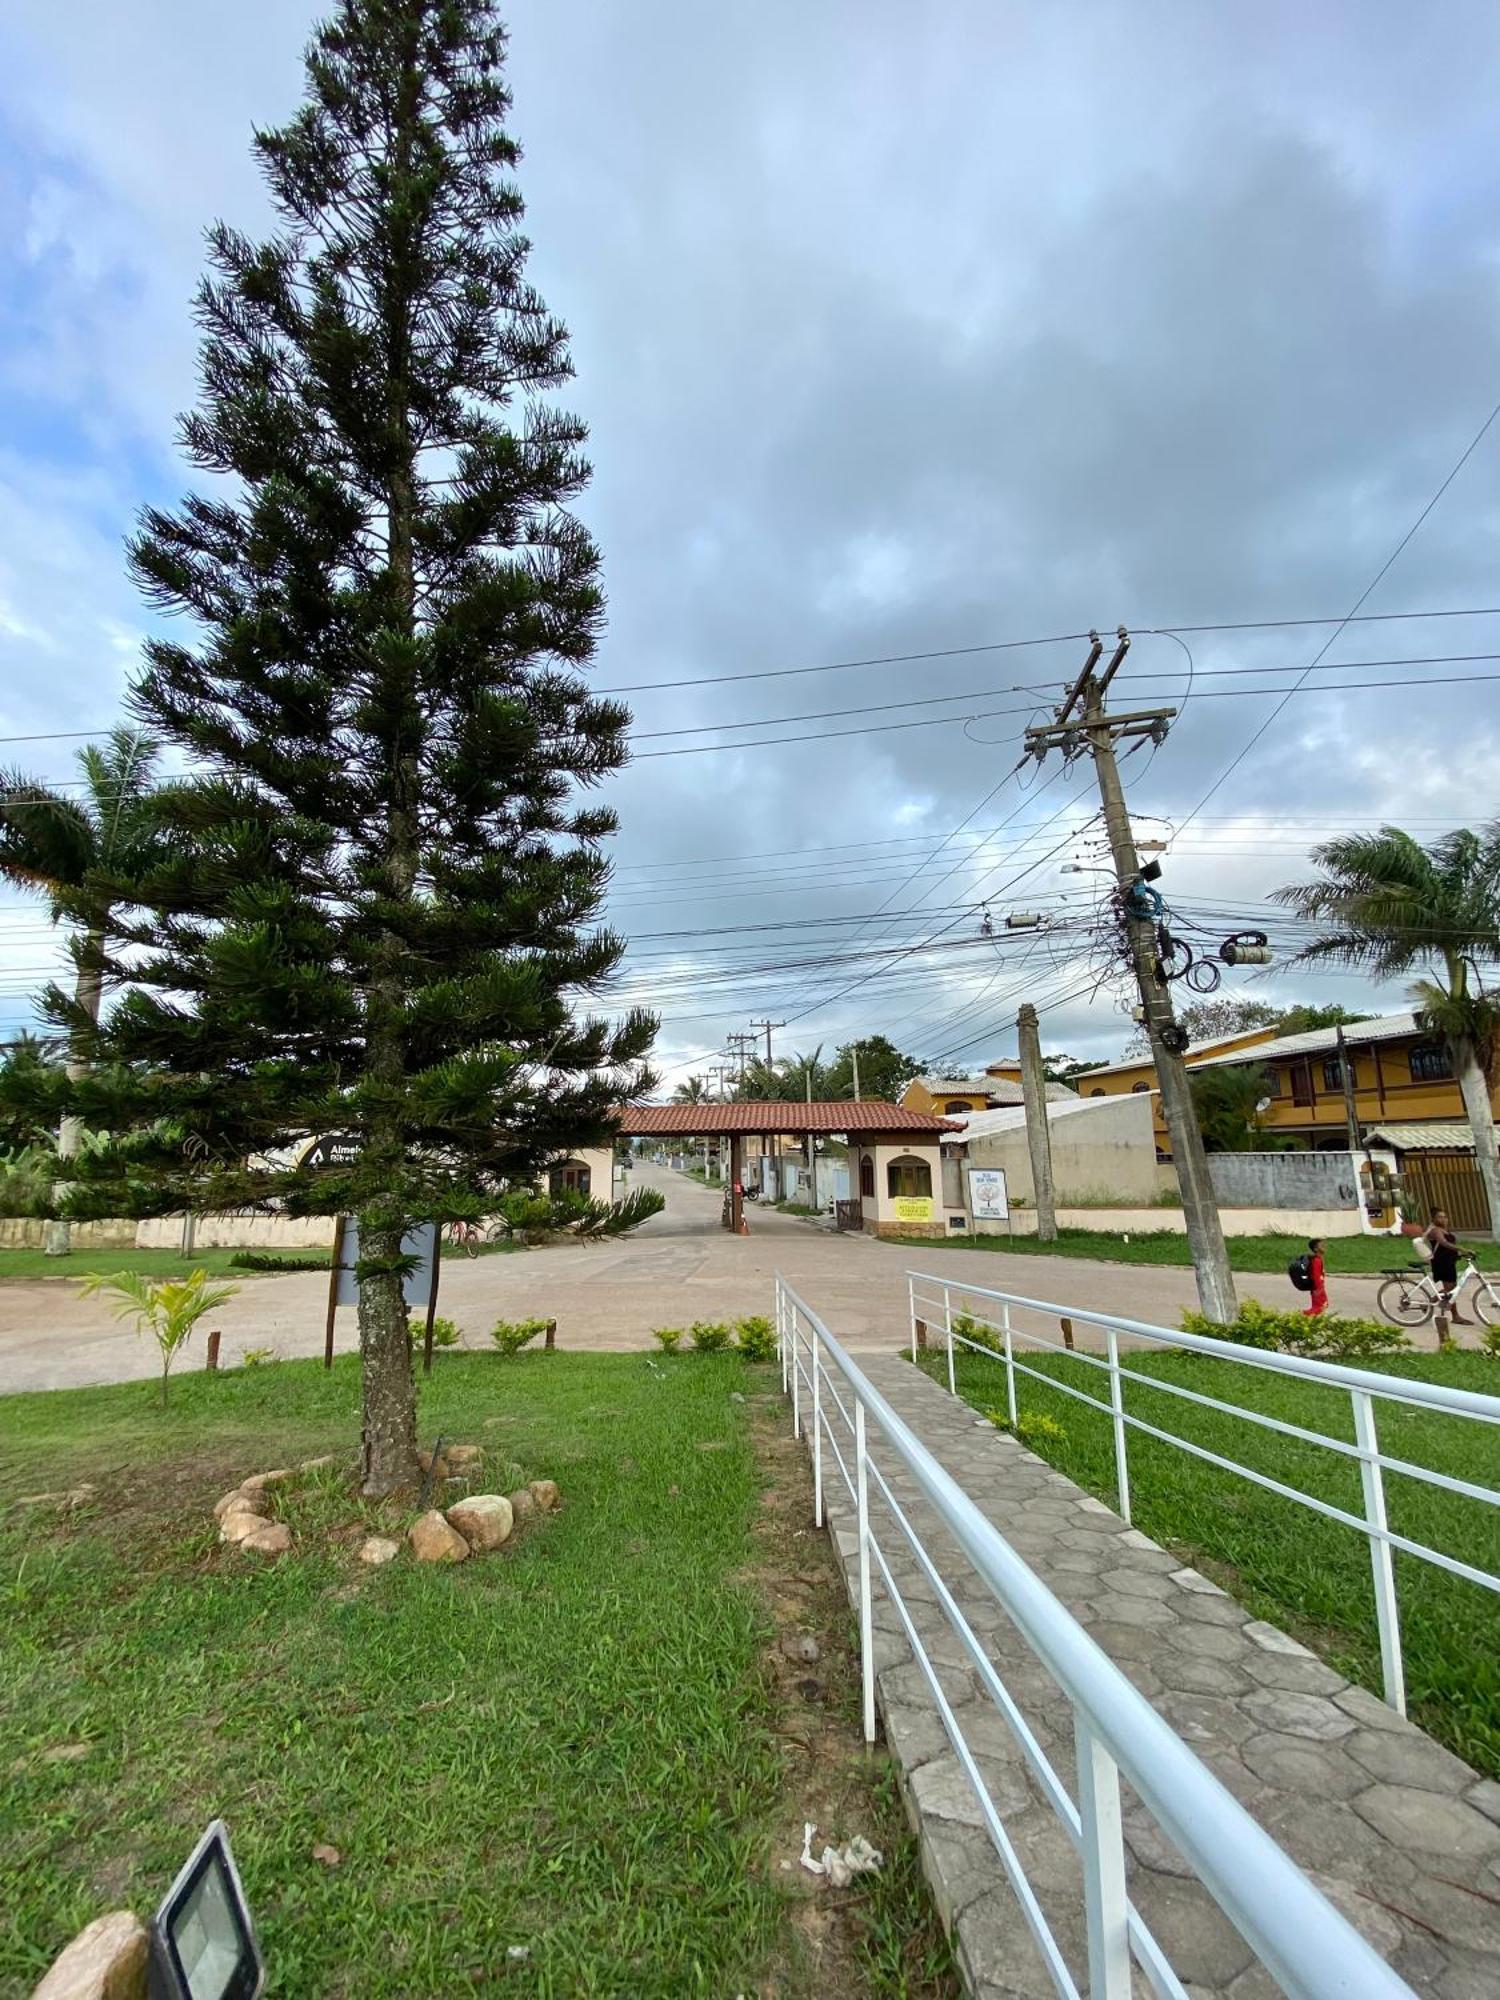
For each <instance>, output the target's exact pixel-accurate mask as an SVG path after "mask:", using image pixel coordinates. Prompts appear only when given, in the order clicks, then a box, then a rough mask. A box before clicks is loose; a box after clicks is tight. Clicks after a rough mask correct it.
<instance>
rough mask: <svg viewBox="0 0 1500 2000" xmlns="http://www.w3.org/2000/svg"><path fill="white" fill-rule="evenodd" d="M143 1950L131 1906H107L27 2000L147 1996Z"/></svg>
mask: <svg viewBox="0 0 1500 2000" xmlns="http://www.w3.org/2000/svg"><path fill="white" fill-rule="evenodd" d="M148 1950H149V1943H148V1939H147V1933H146V1926H145V1925H144V1924H143V1923H142V1922H141V1920H140V1918H139V1917H138V1916H137V1915H136V1914H135V1912H134V1911H133V1910H111V1911H110V1913H109V1915H108V1916H105V1917H95V1919H94V1921H93V1922H92V1923H91V1924H90V1925H89V1926H88V1928H87V1930H82V1931H80V1932H79V1933H78V1935H77V1937H76V1938H74V1940H73V1942H72V1943H71V1944H70V1945H69V1946H68V1948H67V1950H66V1951H65V1952H64V1953H63V1955H62V1957H61V1958H59V1959H58V1960H57V1962H56V1964H55V1965H54V1966H53V1968H52V1970H51V1971H50V1972H49V1973H48V1974H47V1976H46V1978H45V1979H44V1980H43V1981H42V1983H41V1985H40V1986H38V1987H37V1989H36V1991H35V1993H34V1994H33V1995H32V2000H146V1961H147V1953H148Z"/></svg>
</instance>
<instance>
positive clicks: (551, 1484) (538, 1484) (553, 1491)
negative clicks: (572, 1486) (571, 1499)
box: [531, 1479, 562, 1514]
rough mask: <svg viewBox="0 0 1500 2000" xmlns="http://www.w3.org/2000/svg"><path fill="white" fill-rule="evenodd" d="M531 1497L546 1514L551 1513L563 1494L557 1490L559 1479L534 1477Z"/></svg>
mask: <svg viewBox="0 0 1500 2000" xmlns="http://www.w3.org/2000/svg"><path fill="white" fill-rule="evenodd" d="M531 1497H532V1499H533V1500H535V1502H536V1504H537V1505H538V1507H540V1508H541V1510H542V1512H543V1513H544V1514H550V1513H551V1512H552V1509H553V1508H554V1507H555V1506H556V1505H557V1504H558V1502H559V1501H560V1500H561V1498H562V1495H561V1494H560V1493H559V1492H558V1490H557V1481H556V1480H555V1479H533V1480H532V1482H531Z"/></svg>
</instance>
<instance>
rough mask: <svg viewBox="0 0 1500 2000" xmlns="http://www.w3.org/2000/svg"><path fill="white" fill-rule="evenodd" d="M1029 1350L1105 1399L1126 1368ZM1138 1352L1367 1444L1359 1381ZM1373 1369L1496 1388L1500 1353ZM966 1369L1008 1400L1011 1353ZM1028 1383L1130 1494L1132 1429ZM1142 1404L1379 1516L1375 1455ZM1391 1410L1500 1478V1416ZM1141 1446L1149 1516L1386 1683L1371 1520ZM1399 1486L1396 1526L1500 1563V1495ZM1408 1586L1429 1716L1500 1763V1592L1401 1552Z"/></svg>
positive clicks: (1405, 1614)
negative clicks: (1126, 1477)
mask: <svg viewBox="0 0 1500 2000" xmlns="http://www.w3.org/2000/svg"><path fill="white" fill-rule="evenodd" d="M1027 1359H1028V1365H1030V1366H1032V1367H1035V1368H1037V1369H1038V1370H1040V1371H1041V1372H1042V1373H1043V1375H1045V1376H1051V1377H1053V1378H1055V1379H1056V1380H1058V1381H1063V1382H1067V1383H1069V1384H1071V1385H1073V1386H1075V1387H1077V1388H1080V1389H1083V1390H1085V1391H1087V1392H1088V1393H1089V1394H1090V1395H1093V1396H1107V1394H1108V1378H1107V1377H1106V1376H1105V1375H1104V1374H1103V1372H1102V1371H1101V1370H1099V1369H1096V1368H1091V1367H1090V1366H1089V1364H1088V1363H1087V1362H1084V1361H1081V1360H1078V1359H1076V1358H1072V1357H1067V1356H1053V1355H1037V1354H1032V1355H1030V1356H1028V1357H1027ZM1126 1365H1127V1366H1128V1367H1129V1368H1130V1369H1132V1370H1134V1371H1136V1372H1138V1373H1140V1374H1144V1375H1150V1376H1153V1377H1157V1378H1160V1379H1161V1380H1162V1381H1165V1382H1171V1383H1176V1384H1180V1385H1181V1386H1182V1387H1184V1388H1190V1389H1194V1390H1196V1391H1198V1392H1199V1393H1200V1394H1204V1395H1211V1396H1216V1397H1218V1398H1219V1399H1220V1400H1221V1401H1224V1402H1229V1403H1234V1404H1236V1405H1240V1406H1243V1407H1245V1408H1247V1409H1253V1410H1257V1411H1259V1412H1261V1413H1263V1414H1264V1415H1267V1416H1273V1417H1279V1418H1281V1419H1282V1420H1283V1421H1285V1422H1288V1423H1296V1424H1300V1425H1302V1426H1304V1427H1305V1428H1306V1429H1308V1430H1313V1431H1319V1432H1322V1433H1324V1434H1325V1435H1327V1436H1330V1437H1336V1438H1340V1439H1342V1440H1344V1441H1345V1442H1352V1441H1353V1436H1354V1431H1353V1422H1352V1418H1351V1415H1350V1404H1349V1398H1348V1395H1347V1394H1346V1393H1344V1392H1343V1391H1339V1390H1332V1389H1327V1388H1324V1387H1322V1386H1320V1385H1318V1384H1311V1383H1306V1382H1298V1381H1294V1380H1293V1379H1291V1378H1290V1377H1287V1376H1272V1375H1268V1374H1266V1373H1265V1372H1264V1371H1262V1370H1260V1369H1256V1368H1253V1367H1245V1366H1241V1365H1239V1364H1237V1363H1234V1362H1222V1361H1216V1360H1212V1359H1210V1358H1208V1357H1207V1356H1203V1355H1188V1354H1143V1353H1135V1354H1131V1355H1129V1356H1128V1357H1126ZM1367 1365H1368V1366H1370V1367H1371V1368H1372V1369H1376V1370H1379V1371H1380V1372H1383V1373H1388V1374H1392V1375H1407V1376H1417V1377H1421V1378H1424V1379H1427V1380H1432V1381H1442V1382H1446V1383H1449V1384H1451V1385H1452V1386H1454V1387H1457V1388H1463V1389H1474V1390H1478V1391H1480V1392H1482V1393H1485V1394H1494V1393H1496V1391H1497V1389H1500V1367H1497V1366H1496V1364H1495V1363H1494V1362H1493V1361H1491V1360H1489V1359H1488V1358H1487V1357H1485V1356H1483V1355H1478V1354H1454V1355H1448V1356H1435V1355H1421V1356H1417V1355H1402V1356H1398V1357H1393V1358H1391V1359H1388V1360H1381V1361H1374V1362H1371V1363H1369V1364H1367ZM925 1366H926V1367H927V1368H928V1370H929V1372H931V1373H932V1374H934V1375H936V1376H939V1377H940V1378H944V1371H945V1368H946V1363H945V1361H944V1359H943V1357H942V1356H941V1355H939V1354H930V1355H928V1356H926V1357H925ZM957 1374H958V1386H959V1392H960V1394H961V1395H963V1396H964V1397H965V1398H966V1399H967V1400H968V1401H969V1402H970V1403H972V1404H973V1405H974V1406H975V1407H976V1408H978V1409H994V1410H999V1411H1003V1410H1004V1409H1005V1370H1004V1366H1003V1364H1002V1363H1000V1362H998V1361H990V1360H988V1359H986V1358H984V1357H981V1356H978V1355H972V1354H965V1355H961V1356H960V1358H959V1361H958V1364H957ZM1017 1393H1018V1399H1019V1406H1020V1411H1021V1415H1022V1417H1023V1418H1024V1417H1026V1416H1028V1415H1044V1416H1048V1417H1051V1418H1052V1419H1053V1420H1054V1421H1055V1422H1057V1423H1059V1424H1061V1425H1062V1426H1063V1427H1064V1429H1065V1431H1066V1433H1067V1435H1066V1438H1065V1439H1055V1438H1052V1437H1045V1436H1038V1437H1037V1438H1036V1439H1035V1440H1034V1442H1033V1448H1034V1449H1035V1450H1037V1451H1038V1452H1040V1453H1041V1454H1042V1455H1043V1456H1045V1457H1046V1458H1047V1459H1048V1460H1050V1462H1051V1463H1052V1464H1054V1465H1056V1466H1057V1467H1058V1469H1059V1470H1060V1471H1062V1472H1065V1473H1067V1474H1068V1476H1069V1477H1070V1478H1072V1479H1074V1480H1076V1481H1077V1482H1078V1484H1079V1485H1080V1486H1082V1487H1084V1488H1086V1489H1087V1490H1088V1491H1089V1492H1090V1493H1093V1494H1096V1495H1097V1496H1098V1497H1099V1498H1100V1499H1102V1500H1105V1501H1108V1502H1109V1504H1110V1505H1111V1506H1113V1505H1115V1504H1116V1494H1115V1462H1114V1442H1113V1432H1112V1428H1111V1425H1110V1421H1109V1418H1108V1416H1107V1414H1104V1413H1101V1412H1098V1411H1094V1410H1090V1409H1088V1408H1086V1407H1085V1406H1084V1405H1083V1404H1082V1403H1080V1402H1078V1401H1077V1400H1076V1398H1075V1397H1072V1396H1069V1395H1067V1394H1065V1393H1064V1392H1063V1391H1061V1390H1059V1389H1056V1388H1053V1387H1051V1386H1050V1385H1049V1383H1047V1382H1045V1381H1038V1380H1037V1379H1036V1378H1035V1377H1034V1376H1028V1375H1024V1374H1018V1376H1017ZM1125 1402H1126V1408H1127V1409H1128V1410H1129V1411H1130V1412H1131V1413H1133V1414H1134V1415H1136V1416H1138V1417H1141V1418H1143V1419H1144V1420H1145V1421H1147V1422H1149V1423H1152V1424H1155V1425H1157V1426H1158V1427H1159V1428H1160V1429H1162V1430H1168V1431H1171V1432H1173V1433H1174V1434H1176V1435H1178V1436H1182V1437H1185V1438H1188V1439H1190V1440H1191V1441H1192V1442H1194V1443H1196V1444H1199V1445H1202V1446H1204V1447H1205V1448H1207V1449H1209V1450H1212V1451H1217V1452H1220V1453H1222V1454H1223V1455H1224V1456H1225V1457H1228V1458H1235V1459H1237V1460H1239V1461H1240V1462H1241V1463H1242V1464H1244V1465H1247V1466H1249V1467H1251V1468H1252V1469H1253V1470H1254V1471H1257V1472H1260V1473H1262V1474H1265V1475H1267V1476H1269V1477H1272V1478H1275V1479H1279V1480H1281V1481H1282V1482H1283V1483H1284V1484H1286V1485H1289V1486H1295V1487H1297V1488H1299V1489H1300V1490H1302V1491H1305V1492H1307V1493H1310V1494H1313V1495H1315V1496H1316V1497H1317V1498H1319V1499H1322V1500H1325V1501H1329V1502H1332V1503H1333V1504H1335V1505H1338V1506H1340V1507H1343V1508H1345V1509H1346V1510H1348V1511H1349V1512H1350V1513H1354V1514H1362V1512H1363V1508H1362V1505H1361V1500H1360V1477H1359V1469H1358V1466H1357V1464H1356V1463H1355V1462H1354V1461H1353V1460H1352V1459H1345V1458H1341V1457H1340V1456H1339V1455H1338V1454H1336V1453H1333V1452H1328V1451H1324V1450H1322V1449H1321V1448H1319V1447H1318V1446H1316V1445H1310V1444H1304V1443H1302V1442H1300V1441H1299V1440H1297V1439H1295V1438H1288V1437H1284V1436H1281V1435H1278V1434H1277V1433H1275V1432H1273V1431H1268V1430H1265V1429H1263V1428H1261V1427H1259V1426H1257V1425H1254V1424H1249V1423H1246V1422H1244V1421H1243V1420H1241V1419H1238V1418H1235V1417H1231V1416H1227V1415H1224V1414H1221V1413H1220V1412H1218V1411H1214V1410H1205V1409H1202V1408H1200V1407H1198V1406H1197V1405H1195V1404H1192V1403H1188V1402H1185V1401H1183V1400H1182V1399H1181V1398H1180V1397H1177V1396H1173V1395H1171V1394H1169V1393H1167V1392H1165V1391H1163V1390H1154V1389H1150V1388H1142V1387H1140V1386H1139V1385H1138V1384H1135V1383H1127V1384H1126V1389H1125ZM1376 1419H1377V1425H1378V1430H1379V1436H1380V1441H1381V1446H1382V1449H1383V1450H1385V1451H1386V1452H1388V1453H1390V1454H1391V1455H1392V1456H1395V1457H1400V1458H1404V1459H1406V1460H1408V1461H1409V1462H1410V1463H1412V1464H1415V1465H1421V1466H1425V1467H1427V1468H1428V1469H1430V1470H1433V1471H1438V1472H1445V1473H1448V1474H1450V1475H1452V1476H1456V1477H1459V1478H1464V1479H1468V1480H1470V1481H1472V1482H1473V1483H1475V1484H1477V1485H1482V1486H1489V1487H1500V1433H1497V1431H1496V1430H1495V1429H1494V1427H1492V1426H1490V1425H1487V1424H1479V1423H1470V1422H1466V1421H1464V1420H1462V1419H1459V1418H1455V1417H1447V1416H1443V1415H1440V1414H1437V1413H1426V1412H1422V1411H1417V1410H1410V1409H1404V1408H1401V1407H1399V1406H1397V1405H1395V1404H1377V1406H1376ZM1129 1458H1130V1483H1131V1500H1132V1509H1131V1511H1132V1517H1133V1520H1134V1523H1135V1525H1136V1526H1137V1527H1138V1528H1141V1529H1143V1530H1144V1532H1145V1533H1147V1534H1148V1535H1151V1536H1154V1537H1155V1538H1156V1539H1157V1540H1158V1541H1161V1542H1164V1543H1169V1544H1171V1545H1173V1546H1174V1547H1177V1548H1180V1549H1182V1550H1183V1552H1184V1553H1185V1555H1188V1556H1190V1557H1191V1558H1192V1559H1193V1560H1195V1561H1197V1560H1201V1561H1202V1563H1203V1564H1204V1566H1205V1567H1206V1568H1207V1569H1208V1570H1209V1571H1210V1573H1211V1574H1214V1575H1216V1576H1217V1577H1218V1579H1219V1581H1220V1582H1222V1583H1224V1584H1225V1587H1226V1588H1228V1589H1230V1590H1232V1591H1233V1593H1234V1595H1235V1596H1237V1597H1238V1598H1239V1599H1240V1600H1241V1602H1243V1603H1244V1604H1246V1605H1247V1606H1249V1607H1250V1608H1251V1609H1252V1610H1253V1611H1254V1612H1255V1613H1256V1615H1257V1616H1259V1617H1263V1618H1267V1619H1270V1620H1272V1621H1273V1622H1275V1623H1277V1624H1279V1625H1282V1626H1285V1627H1286V1628H1288V1629H1289V1630H1291V1631H1292V1632H1294V1633H1296V1634H1297V1635H1298V1636H1299V1637H1300V1638H1302V1639H1303V1640H1304V1641H1305V1643H1307V1644H1308V1645H1310V1646H1312V1647H1314V1648H1315V1649H1316V1650H1317V1651H1318V1652H1320V1653H1321V1654H1322V1655H1323V1656H1324V1657H1325V1658H1326V1659H1328V1660H1329V1661H1330V1662H1331V1663H1332V1665H1334V1666H1335V1667H1337V1668H1338V1669H1339V1671H1340V1672H1341V1673H1344V1674H1347V1675H1348V1676H1349V1678H1350V1679H1351V1680H1355V1681H1358V1682H1360V1683H1361V1684H1362V1685H1363V1686H1365V1687H1368V1688H1370V1689H1372V1690H1373V1691H1374V1692H1375V1693H1377V1694H1378V1693H1380V1691H1381V1674H1380V1646H1379V1637H1378V1634H1377V1631H1376V1625H1375V1611H1374V1598H1373V1589H1372V1581H1371V1572H1370V1559H1369V1554H1368V1547H1369V1545H1368V1543H1367V1541H1366V1539H1365V1537H1364V1536H1363V1535H1362V1534H1359V1533H1358V1532H1357V1531H1356V1530H1354V1529H1352V1528H1346V1527H1344V1526H1343V1525H1342V1524H1340V1523H1338V1522H1335V1521H1329V1520H1327V1519H1325V1518H1324V1517H1322V1516H1320V1515H1318V1514H1316V1513H1314V1512H1313V1511H1312V1510H1311V1509H1309V1508H1306V1507H1303V1506H1300V1505H1299V1504H1298V1503H1296V1502H1295V1501H1291V1500H1287V1499H1283V1498H1282V1497H1281V1496H1280V1495H1278V1494H1274V1493H1268V1492H1267V1491H1265V1489H1264V1488H1261V1487H1258V1486H1255V1485H1254V1484H1252V1483H1251V1482H1250V1481H1249V1480H1247V1479H1243V1478H1240V1477H1238V1476H1237V1475H1236V1474H1234V1473H1231V1472H1228V1471H1225V1470H1223V1469H1222V1468H1220V1467H1218V1466H1213V1465H1209V1464H1207V1463H1205V1462H1204V1461H1202V1460H1200V1459H1196V1458H1194V1457H1192V1456H1191V1455H1190V1454H1189V1453H1187V1452H1185V1451H1181V1450H1179V1449H1178V1448H1177V1447H1176V1446H1174V1445H1169V1444H1166V1443H1164V1442H1162V1441H1160V1440H1158V1439H1156V1438H1152V1437H1148V1436H1146V1435H1144V1434H1143V1433H1141V1432H1140V1431H1136V1430H1132V1431H1131V1433H1130V1437H1129ZM1385 1484H1386V1500H1387V1507H1388V1510H1389V1514H1390V1521H1391V1526H1392V1527H1393V1528H1394V1529H1396V1530H1397V1531H1398V1532H1399V1533H1401V1534H1404V1535H1408V1536H1410V1537H1411V1538H1412V1539H1413V1540H1415V1541H1420V1542H1424V1543H1426V1544H1428V1545H1429V1546H1431V1547H1433V1548H1436V1549H1439V1550H1441V1551H1442V1552H1444V1553H1445V1554H1448V1555H1453V1556H1457V1557H1459V1558H1461V1559H1462V1560H1464V1561H1466V1562H1469V1563H1472V1564H1474V1565H1475V1566H1476V1567H1477V1568H1481V1569H1488V1570H1491V1571H1496V1572H1500V1509H1496V1508H1494V1507H1491V1506H1487V1505H1485V1504H1484V1503H1482V1502H1480V1501H1475V1500H1470V1499H1466V1498H1465V1497H1463V1496H1462V1495H1459V1494H1452V1493H1445V1492H1443V1491H1442V1490H1441V1489H1439V1488H1437V1487H1433V1486H1429V1485H1427V1484H1425V1483H1423V1482H1421V1481H1418V1480H1415V1479H1412V1478H1409V1477H1403V1476H1400V1475H1397V1474H1389V1473H1388V1474H1387V1475H1386V1482H1385ZM1396 1585H1397V1591H1398V1595H1399V1599H1400V1607H1401V1631H1402V1641H1403V1646H1404V1650H1405V1658H1406V1681H1407V1695H1408V1701H1409V1704H1410V1709H1411V1714H1412V1718H1413V1720H1414V1721H1416V1722H1418V1723H1420V1724H1421V1726H1422V1727H1423V1728H1424V1729H1426V1730H1428V1731H1430V1732H1431V1734H1432V1735H1434V1736H1436V1737H1438V1738H1439V1739H1440V1740H1441V1741H1442V1742H1445V1743H1447V1744H1448V1745H1449V1746H1450V1747H1451V1748H1452V1749H1454V1750H1456V1751H1457V1752H1458V1753H1459V1755H1460V1756H1463V1757H1466V1758H1467V1759H1468V1760H1469V1761H1470V1762H1471V1763H1472V1764H1474V1765H1475V1766H1476V1767H1477V1768H1478V1769H1479V1770H1481V1771H1485V1772H1487V1773H1488V1774H1489V1775H1491V1776H1497V1777H1500V1656H1497V1648H1496V1645H1495V1632H1496V1628H1497V1620H1500V1598H1497V1596H1496V1594H1495V1593H1494V1592H1492V1591H1489V1590H1485V1589H1483V1588H1482V1587H1481V1586H1479V1585H1477V1584H1471V1583H1468V1582H1466V1581H1465V1580H1464V1579H1462V1578H1460V1577H1455V1576H1451V1575H1448V1574H1446V1573H1445V1572H1444V1571H1442V1570H1439V1569H1438V1568H1436V1567H1435V1566H1434V1565H1433V1564H1431V1563H1428V1562H1424V1561H1422V1560H1420V1559H1419V1558H1416V1557H1413V1556H1406V1555H1402V1554H1399V1553H1398V1554H1397V1556H1396Z"/></svg>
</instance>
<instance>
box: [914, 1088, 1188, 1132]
mask: <svg viewBox="0 0 1500 2000" xmlns="http://www.w3.org/2000/svg"><path fill="white" fill-rule="evenodd" d="M1149 1101H1150V1100H1149V1098H1148V1097H1147V1096H1146V1093H1145V1092H1144V1091H1142V1092H1141V1093H1140V1096H1139V1099H1137V1097H1136V1096H1135V1095H1134V1094H1133V1093H1131V1092H1130V1091H1122V1092H1120V1093H1119V1094H1118V1095H1117V1096H1113V1097H1078V1096H1075V1095H1074V1094H1073V1093H1072V1092H1071V1091H1070V1092H1069V1093H1068V1095H1067V1096H1066V1097H1059V1098H1054V1097H1049V1099H1048V1102H1047V1123H1048V1124H1049V1125H1051V1124H1053V1123H1054V1122H1055V1121H1056V1120H1057V1119H1059V1118H1071V1117H1072V1116H1073V1115H1074V1114H1075V1113H1079V1114H1084V1115H1087V1114H1088V1113H1089V1112H1094V1111H1109V1110H1114V1111H1116V1112H1118V1111H1119V1109H1120V1106H1121V1105H1122V1104H1134V1103H1136V1102H1140V1103H1142V1104H1145V1103H1149ZM954 1123H955V1124H962V1126H963V1128H964V1137H965V1138H966V1139H990V1138H994V1137H996V1136H997V1135H998V1134H999V1133H1002V1132H1024V1131H1025V1130H1026V1111H1025V1108H1024V1106H1022V1105H1019V1104H1017V1105H1007V1106H1005V1108H1004V1109H1003V1110H1000V1111H971V1112H968V1113H967V1114H965V1115H964V1116H963V1117H962V1118H960V1117H959V1116H958V1115H957V1114H955V1117H954ZM1145 1129H1146V1130H1147V1131H1149V1130H1150V1118H1149V1116H1148V1117H1147V1118H1146V1122H1145Z"/></svg>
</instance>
